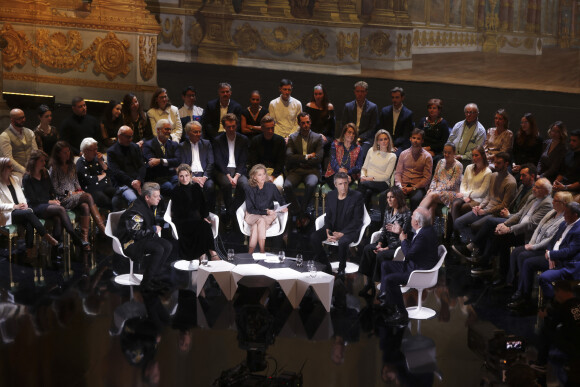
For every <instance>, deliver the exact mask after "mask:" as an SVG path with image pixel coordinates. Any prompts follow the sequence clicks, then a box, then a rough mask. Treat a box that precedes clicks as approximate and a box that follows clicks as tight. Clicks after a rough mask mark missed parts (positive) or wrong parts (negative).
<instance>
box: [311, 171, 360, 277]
mask: <svg viewBox="0 0 580 387" xmlns="http://www.w3.org/2000/svg"><path fill="white" fill-rule="evenodd" d="M334 186H335V187H336V189H335V190H332V191H330V192H329V193H328V195H326V216H325V217H324V227H322V228H320V229H319V230H316V232H314V233H313V234H311V236H310V242H311V243H312V248H313V250H314V257H315V259H316V260H317V261H319V262H322V263H324V264H325V265H326V271H327V272H328V273H331V272H332V269H331V267H330V262H329V261H328V258H327V256H326V253H325V252H324V249H323V248H322V242H324V241H329V242H337V243H338V261H339V262H340V264H339V266H338V273H337V275H339V276H340V275H344V269H345V268H346V258H347V255H348V252H349V245H350V244H351V243H352V242H354V241H356V240H358V237H359V235H360V229H361V227H362V224H363V216H364V215H363V214H364V200H363V198H362V194H361V193H360V192H358V191H354V190H351V189H349V188H348V174H346V173H345V172H337V173H335V174H334Z"/></svg>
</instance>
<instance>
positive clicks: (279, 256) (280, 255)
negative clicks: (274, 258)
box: [278, 250, 286, 263]
mask: <svg viewBox="0 0 580 387" xmlns="http://www.w3.org/2000/svg"><path fill="white" fill-rule="evenodd" d="M285 259H286V254H285V253H284V251H283V250H280V251H279V252H278V260H279V261H280V263H282V262H284V260H285Z"/></svg>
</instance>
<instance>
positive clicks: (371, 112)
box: [342, 81, 379, 160]
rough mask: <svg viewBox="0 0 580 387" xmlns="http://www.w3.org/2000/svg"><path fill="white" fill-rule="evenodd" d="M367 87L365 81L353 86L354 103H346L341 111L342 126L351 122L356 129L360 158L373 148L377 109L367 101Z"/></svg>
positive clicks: (377, 115)
mask: <svg viewBox="0 0 580 387" xmlns="http://www.w3.org/2000/svg"><path fill="white" fill-rule="evenodd" d="M368 90H369V85H368V83H366V82H365V81H358V82H357V83H355V84H354V96H355V99H354V101H350V102H347V103H346V104H345V105H344V109H343V111H342V126H344V125H346V124H348V123H349V122H352V123H354V124H355V125H356V127H357V128H358V143H359V145H360V146H361V157H362V158H363V160H364V158H365V157H366V154H367V152H368V150H369V149H370V148H371V146H373V141H374V137H375V133H376V132H377V121H378V118H379V108H378V107H377V105H376V104H374V103H372V102H371V101H369V100H368V99H367V94H368Z"/></svg>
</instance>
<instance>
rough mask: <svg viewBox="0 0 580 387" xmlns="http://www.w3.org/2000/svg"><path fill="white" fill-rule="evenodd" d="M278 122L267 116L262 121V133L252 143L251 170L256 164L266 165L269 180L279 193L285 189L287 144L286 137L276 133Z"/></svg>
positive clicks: (250, 154)
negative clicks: (284, 173) (275, 128)
mask: <svg viewBox="0 0 580 387" xmlns="http://www.w3.org/2000/svg"><path fill="white" fill-rule="evenodd" d="M275 125H276V121H275V120H274V118H273V117H272V116H270V115H269V114H266V115H265V116H264V117H262V120H261V121H260V126H261V127H262V133H260V134H258V135H257V136H255V137H254V138H252V141H251V142H250V153H249V157H248V158H249V162H250V168H251V167H253V166H254V165H256V164H264V165H265V166H266V169H267V171H268V179H269V180H270V182H272V183H274V184H275V185H276V187H277V188H278V191H280V192H282V188H283V187H284V176H283V175H282V172H284V161H285V160H286V158H285V156H286V142H285V141H284V137H282V136H279V135H277V134H276V133H274V127H275Z"/></svg>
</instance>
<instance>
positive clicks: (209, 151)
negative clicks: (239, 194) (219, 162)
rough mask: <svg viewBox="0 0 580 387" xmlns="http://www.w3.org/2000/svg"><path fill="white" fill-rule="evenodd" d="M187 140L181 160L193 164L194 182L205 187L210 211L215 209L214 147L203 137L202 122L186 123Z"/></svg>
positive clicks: (183, 145) (182, 146)
mask: <svg viewBox="0 0 580 387" xmlns="http://www.w3.org/2000/svg"><path fill="white" fill-rule="evenodd" d="M184 133H185V141H183V142H182V143H181V144H180V145H179V146H180V147H181V162H182V163H184V164H187V165H189V166H191V173H192V177H193V179H192V180H193V182H194V183H196V184H199V186H200V187H201V188H202V189H203V193H204V197H205V201H206V202H207V205H208V208H209V209H210V211H214V210H215V195H214V182H213V180H212V177H213V164H214V160H213V148H212V146H211V143H210V142H209V140H204V139H202V138H201V124H200V123H199V122H197V121H190V122H188V123H187V124H185V130H184Z"/></svg>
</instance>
